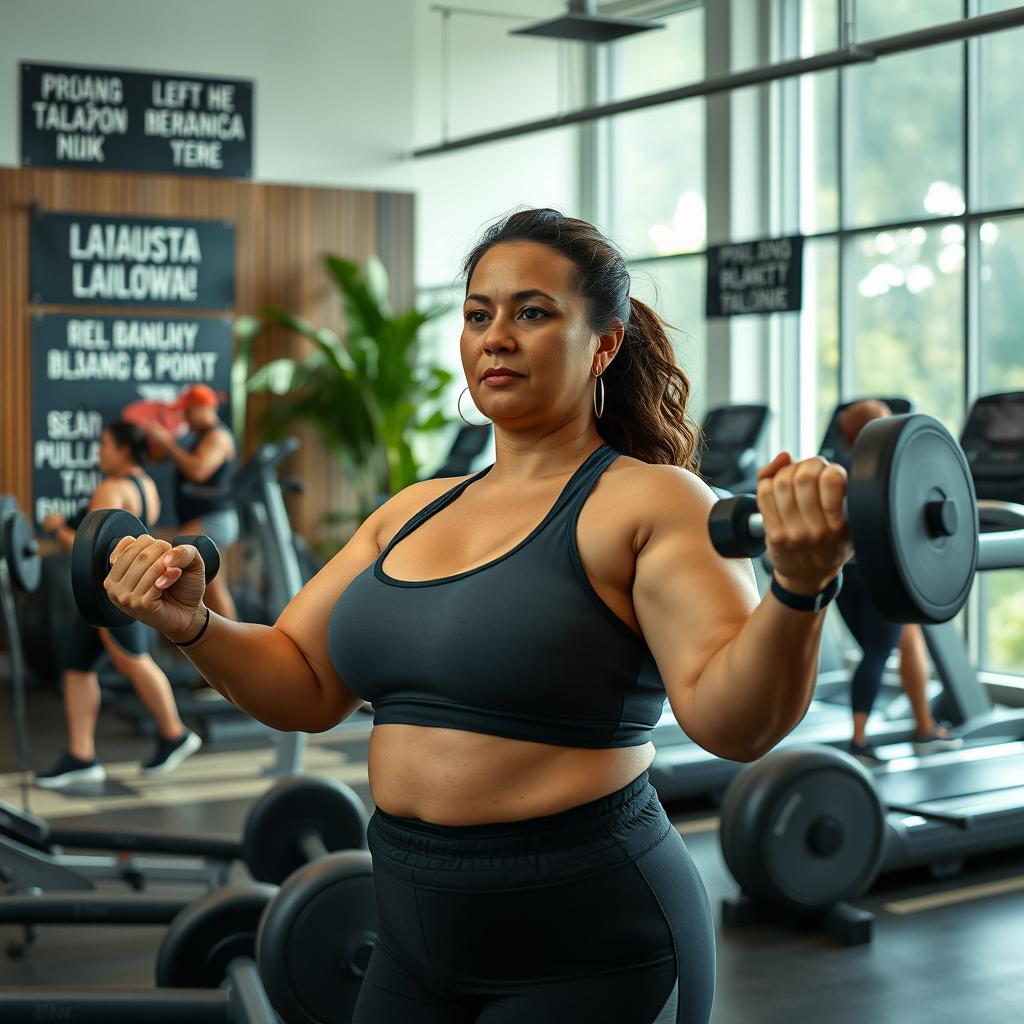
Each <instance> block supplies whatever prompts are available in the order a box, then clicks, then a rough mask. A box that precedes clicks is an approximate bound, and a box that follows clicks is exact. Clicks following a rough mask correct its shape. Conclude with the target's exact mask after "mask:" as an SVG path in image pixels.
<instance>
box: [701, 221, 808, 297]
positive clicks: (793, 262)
mask: <svg viewBox="0 0 1024 1024" xmlns="http://www.w3.org/2000/svg"><path fill="white" fill-rule="evenodd" d="M803 253H804V240H803V236H801V235H793V236H791V237H789V238H769V239H765V240H764V241H760V242H743V243H740V244H738V245H714V246H711V247H710V248H709V249H708V276H707V281H708V294H707V315H708V316H709V317H711V316H741V315H742V314H744V313H792V312H796V311H798V310H799V309H800V308H801V306H802V305H803Z"/></svg>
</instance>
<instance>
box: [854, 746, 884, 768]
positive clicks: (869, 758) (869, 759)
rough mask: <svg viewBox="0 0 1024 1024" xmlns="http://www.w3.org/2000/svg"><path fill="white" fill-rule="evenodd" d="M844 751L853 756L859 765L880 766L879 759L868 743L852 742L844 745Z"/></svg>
mask: <svg viewBox="0 0 1024 1024" xmlns="http://www.w3.org/2000/svg"><path fill="white" fill-rule="evenodd" d="M846 751H847V753H849V754H853V756H854V757H855V758H857V760H858V761H860V762H861V764H866V765H868V766H871V765H876V764H881V763H882V762H881V758H880V757H879V756H878V755H877V754H876V753H875V748H874V747H873V746H871V744H870V743H855V742H854V741H853V740H850V742H849V743H848V744H847V745H846Z"/></svg>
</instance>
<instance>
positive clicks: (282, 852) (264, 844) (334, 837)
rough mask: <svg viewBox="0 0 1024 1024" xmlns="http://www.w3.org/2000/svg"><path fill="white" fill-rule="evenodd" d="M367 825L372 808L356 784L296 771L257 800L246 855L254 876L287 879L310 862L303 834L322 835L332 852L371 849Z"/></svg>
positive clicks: (245, 838)
mask: <svg viewBox="0 0 1024 1024" xmlns="http://www.w3.org/2000/svg"><path fill="white" fill-rule="evenodd" d="M366 824H367V814H366V808H365V806H364V805H363V801H362V800H361V799H360V798H359V795H358V794H357V793H356V792H355V790H353V789H352V788H351V787H349V786H346V785H344V784H343V783H340V782H336V781H335V780H333V779H321V778H310V777H308V776H302V775H295V776H290V777H288V778H284V779H281V780H280V781H279V782H277V783H275V784H274V785H273V786H272V787H271V788H270V789H268V790H267V792H266V793H264V794H263V795H262V796H261V797H259V798H258V799H257V800H256V802H255V803H254V804H253V805H252V808H251V809H250V811H249V813H248V814H247V815H246V818H245V831H244V834H243V836H242V851H243V854H242V855H243V856H244V858H245V864H246V867H248V869H249V873H250V874H251V875H252V876H253V878H255V879H257V880H258V881H260V882H277V883H281V882H283V881H284V880H285V879H286V878H287V877H288V876H289V875H291V874H292V872H293V871H296V870H297V869H298V868H300V867H302V866H303V865H304V864H306V862H307V856H306V853H305V851H304V850H303V846H302V843H300V841H299V839H300V837H301V836H303V835H304V834H312V835H317V836H319V837H320V840H321V841H322V842H323V845H324V846H325V847H326V848H327V849H328V850H330V851H334V850H356V849H365V848H366Z"/></svg>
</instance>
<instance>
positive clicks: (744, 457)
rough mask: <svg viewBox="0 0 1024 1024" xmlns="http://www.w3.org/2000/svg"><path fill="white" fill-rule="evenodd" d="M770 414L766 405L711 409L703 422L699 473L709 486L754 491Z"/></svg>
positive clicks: (728, 406)
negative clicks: (702, 444)
mask: <svg viewBox="0 0 1024 1024" xmlns="http://www.w3.org/2000/svg"><path fill="white" fill-rule="evenodd" d="M770 415H771V413H770V412H769V409H768V406H767V405H721V406H718V407H717V408H715V409H710V410H708V412H707V414H706V415H705V417H704V422H703V423H701V425H700V429H701V433H702V434H703V435H704V450H703V452H701V458H700V472H701V476H703V477H704V479H705V481H706V482H707V483H708V485H709V486H710V487H712V488H713V489H714V490H716V491H717V490H725V491H730V492H732V493H734V494H736V493H745V492H747V491H753V490H754V488H755V487H756V483H757V470H758V466H759V464H760V462H761V460H762V459H763V457H764V452H763V451H762V446H763V445H764V442H765V436H766V434H767V432H768V422H769V418H770Z"/></svg>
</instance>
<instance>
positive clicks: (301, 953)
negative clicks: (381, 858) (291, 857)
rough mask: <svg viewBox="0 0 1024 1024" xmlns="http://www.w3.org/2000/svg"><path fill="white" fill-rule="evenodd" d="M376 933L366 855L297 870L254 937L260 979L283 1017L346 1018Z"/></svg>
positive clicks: (317, 1022) (344, 855) (349, 854)
mask: <svg viewBox="0 0 1024 1024" xmlns="http://www.w3.org/2000/svg"><path fill="white" fill-rule="evenodd" d="M377 927H378V925H377V904H376V900H375V899H374V890H373V868H372V866H371V862H370V855H369V853H367V852H366V851H364V850H347V851H344V852H341V853H332V854H331V855H330V856H329V857H323V858H321V859H320V860H318V861H314V862H313V863H312V864H307V865H306V866H305V867H304V868H300V869H299V870H298V871H296V872H295V873H294V874H293V875H292V876H291V877H290V878H289V879H288V881H287V882H285V884H284V885H283V886H281V891H280V892H279V893H278V895H277V896H276V897H275V899H274V901H273V902H272V903H271V904H270V906H269V907H268V908H267V911H266V913H265V914H264V916H263V920H262V921H261V922H260V930H259V934H258V936H257V938H256V960H257V962H258V964H259V968H260V975H261V977H262V978H263V984H264V986H265V987H266V990H267V995H268V996H269V997H270V1001H271V1003H273V1006H274V1009H275V1010H276V1011H277V1012H278V1014H279V1015H280V1017H281V1019H282V1020H285V1021H288V1022H289V1024H334V1022H335V1021H347V1020H350V1019H351V1016H352V1011H353V1009H354V1007H355V1003H356V999H357V998H358V996H359V989H360V987H361V986H362V981H363V976H364V975H365V973H366V967H367V964H368V963H369V959H370V954H371V953H372V951H373V947H374V944H375V943H376V940H377Z"/></svg>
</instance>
